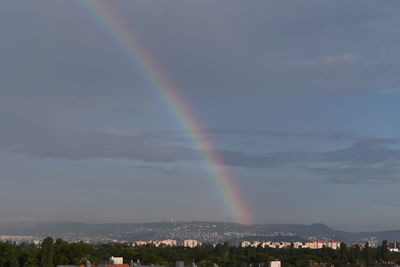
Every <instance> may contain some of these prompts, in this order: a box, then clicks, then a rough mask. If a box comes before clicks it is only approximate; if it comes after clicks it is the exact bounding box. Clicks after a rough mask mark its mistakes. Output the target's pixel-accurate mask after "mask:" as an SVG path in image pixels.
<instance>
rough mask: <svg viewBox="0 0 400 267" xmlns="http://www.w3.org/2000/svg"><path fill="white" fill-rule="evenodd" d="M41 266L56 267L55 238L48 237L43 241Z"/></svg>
mask: <svg viewBox="0 0 400 267" xmlns="http://www.w3.org/2000/svg"><path fill="white" fill-rule="evenodd" d="M40 267H54V240H53V238H51V237H46V238H45V239H44V240H43V242H42V251H41V255H40Z"/></svg>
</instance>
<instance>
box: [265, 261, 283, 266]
mask: <svg viewBox="0 0 400 267" xmlns="http://www.w3.org/2000/svg"><path fill="white" fill-rule="evenodd" d="M268 266H269V267H281V261H270V262H269V265H268Z"/></svg>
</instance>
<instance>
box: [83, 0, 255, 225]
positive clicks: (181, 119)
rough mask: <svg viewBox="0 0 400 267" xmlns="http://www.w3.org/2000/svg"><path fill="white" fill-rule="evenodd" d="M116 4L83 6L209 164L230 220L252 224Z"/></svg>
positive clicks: (197, 127) (93, 0) (176, 93)
mask: <svg viewBox="0 0 400 267" xmlns="http://www.w3.org/2000/svg"><path fill="white" fill-rule="evenodd" d="M112 2H113V1H99V0H82V1H78V3H80V5H81V6H82V7H83V8H84V9H85V10H87V12H88V13H89V14H91V15H92V17H93V18H94V20H95V22H96V23H97V24H98V25H99V27H100V28H101V29H103V30H104V31H105V32H106V33H107V34H108V35H109V36H110V37H111V39H112V40H113V42H114V43H115V44H116V46H117V47H118V48H119V49H120V50H121V52H122V53H123V54H124V56H126V58H127V60H128V61H129V63H130V64H131V66H132V67H133V68H135V69H140V70H141V72H142V73H143V76H144V77H145V79H146V80H147V82H148V83H149V84H150V85H151V86H152V87H153V88H154V89H155V90H156V91H157V93H158V94H159V95H160V97H161V99H162V102H163V103H165V105H166V106H167V107H168V109H169V110H170V111H171V112H172V113H173V115H174V117H175V118H176V119H177V121H178V123H179V125H180V126H179V127H181V128H182V129H184V130H185V131H186V133H187V135H188V137H189V138H190V139H191V141H192V143H193V145H194V146H195V147H196V150H197V151H198V152H199V153H200V154H201V157H202V158H203V159H204V160H205V162H207V164H206V166H208V168H209V172H210V174H211V175H212V177H213V178H214V180H215V182H216V185H217V187H218V189H219V190H220V192H221V197H222V199H223V201H224V205H225V207H227V208H228V209H229V212H230V214H231V216H233V218H234V220H235V221H236V222H238V223H242V224H252V223H253V221H252V216H251V215H250V210H249V208H248V207H247V205H246V202H245V201H244V199H243V197H242V194H241V192H240V191H239V188H238V187H237V185H236V183H235V181H234V178H233V177H232V176H231V174H230V173H229V172H228V170H227V168H226V167H225V166H226V165H225V164H224V161H223V159H222V158H221V156H220V155H219V154H218V153H217V150H216V149H213V148H215V146H214V144H213V143H212V141H211V140H210V138H209V137H208V134H207V133H206V132H205V130H204V127H201V124H200V123H199V121H198V119H197V118H196V116H195V115H194V114H193V111H192V110H191V108H190V107H189V105H188V103H187V102H186V101H185V99H184V98H183V97H182V95H181V94H180V90H179V89H178V88H177V86H176V85H175V84H174V83H173V82H172V81H171V80H170V79H169V78H168V77H167V76H166V75H165V74H164V72H163V71H162V70H161V69H160V68H159V66H158V64H157V62H156V60H155V59H154V58H152V55H151V53H150V52H149V51H147V50H146V48H145V47H144V46H143V45H142V44H141V42H140V40H139V39H138V38H137V34H135V32H134V29H133V28H132V26H130V27H129V28H128V27H127V25H126V23H124V21H123V19H122V18H121V16H119V15H118V12H116V11H115V10H113V8H112V6H111V5H110V3H112Z"/></svg>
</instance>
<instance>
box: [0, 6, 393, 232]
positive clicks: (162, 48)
mask: <svg viewBox="0 0 400 267" xmlns="http://www.w3.org/2000/svg"><path fill="white" fill-rule="evenodd" d="M399 8H400V2H398V1H385V2H384V4H383V2H382V1H372V0H362V1H361V0H358V1H345V0H339V1H328V0H322V1H321V0H313V1H311V0H307V1H300V2H292V1H282V0H279V1H227V0H221V1H212V0H202V1H176V0H168V1H148V0H141V1H106V0H95V1H94V0H92V1H80V0H79V1H78V0H69V1H50V0H43V1H24V2H19V1H3V2H0V21H1V22H0V36H1V37H0V38H1V42H0V59H1V60H0V170H1V171H0V179H1V186H0V223H8V224H9V223H13V224H14V223H15V224H18V223H35V222H47V221H52V222H55V221H57V222H60V221H61V222H72V221H77V222H86V223H105V222H132V223H136V222H156V221H169V220H170V219H171V218H174V220H176V221H227V222H239V223H243V222H245V223H246V222H248V223H254V224H274V223H301V224H311V223H316V222H319V223H325V224H327V225H329V226H331V227H334V228H335V229H340V230H346V231H361V230H371V231H372V230H387V229H400V224H399V221H400V213H399V212H398V208H399V207H400V202H399V194H398V192H399V190H400V184H399V171H400V167H399V162H400V146H399V136H400V126H399V125H400V123H399V120H400V119H399V115H398V114H399V109H400V105H399V104H398V103H400V95H399V93H400V87H399V86H400V75H399V72H400V67H399V64H398V62H399V61H400V53H399V52H400V46H399V41H400V37H399V36H400V35H399V31H400V30H399V29H400V17H399V14H398V13H399V12H398V10H399ZM104 10H106V12H105V11H104Z"/></svg>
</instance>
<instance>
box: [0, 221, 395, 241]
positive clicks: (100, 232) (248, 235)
mask: <svg viewBox="0 0 400 267" xmlns="http://www.w3.org/2000/svg"><path fill="white" fill-rule="evenodd" d="M0 234H14V235H33V236H39V237H44V236H53V237H61V238H63V239H65V240H70V241H79V240H83V239H89V240H91V241H93V242H110V241H115V240H124V241H128V242H133V241H139V240H162V239H168V238H172V239H176V240H183V239H189V238H192V239H197V240H199V241H202V242H223V241H229V242H232V243H238V242H240V241H242V240H249V241H252V240H258V241H287V242H295V241H301V242H305V241H308V240H336V241H342V242H347V243H353V242H364V241H365V240H367V239H370V238H371V237H375V238H376V239H377V240H378V241H381V240H389V241H393V240H400V230H391V231H382V232H359V233H351V232H345V231H337V230H334V229H332V228H330V227H329V226H327V225H325V224H321V223H315V224H311V225H304V224H266V225H241V224H237V223H229V222H174V223H171V222H156V223H109V224H86V223H80V222H53V223H40V224H36V225H24V226H23V227H17V228H15V227H14V229H10V225H7V227H3V226H2V225H0Z"/></svg>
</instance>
